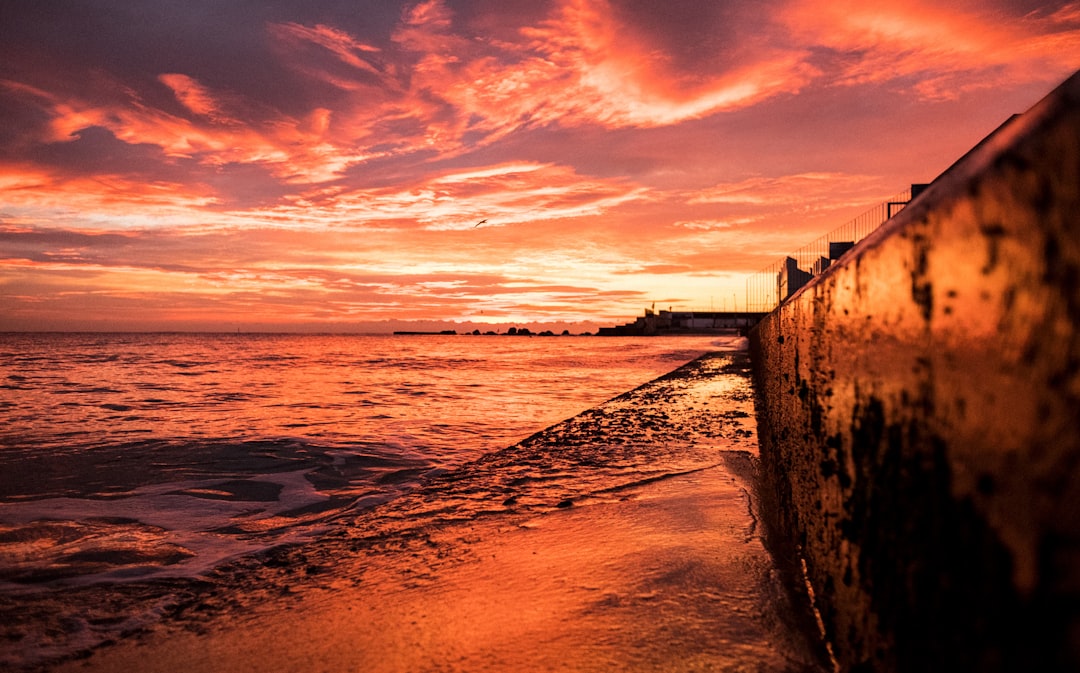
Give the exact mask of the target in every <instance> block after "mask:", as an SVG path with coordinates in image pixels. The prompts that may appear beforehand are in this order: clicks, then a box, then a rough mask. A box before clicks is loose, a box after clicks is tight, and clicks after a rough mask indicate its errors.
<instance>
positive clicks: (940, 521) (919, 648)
mask: <svg viewBox="0 0 1080 673" xmlns="http://www.w3.org/2000/svg"><path fill="white" fill-rule="evenodd" d="M1078 326H1080V73H1078V74H1077V75H1074V76H1073V77H1072V78H1070V79H1069V80H1068V81H1066V82H1065V83H1064V84H1063V85H1062V86H1061V87H1059V88H1058V89H1057V90H1056V91H1054V92H1053V93H1052V94H1051V95H1050V96H1048V97H1047V98H1046V99H1044V100H1043V101H1042V102H1041V103H1039V104H1038V105H1036V106H1035V107H1034V108H1033V109H1032V110H1030V111H1029V112H1027V113H1026V114H1024V115H1020V116H1017V117H1014V118H1013V119H1012V120H1010V122H1009V123H1007V124H1006V125H1004V126H1003V127H1002V128H1001V129H999V131H998V132H996V133H995V134H994V135H993V136H992V137H990V138H989V139H987V140H986V141H984V142H983V143H981V144H980V145H979V146H977V147H976V148H975V149H973V150H972V151H971V152H969V153H968V155H966V156H965V157H964V158H962V159H961V160H960V161H959V162H957V164H955V165H954V166H953V167H952V168H950V169H949V170H948V171H947V172H946V173H945V174H943V175H942V176H941V177H940V178H938V180H936V181H935V182H934V183H933V184H932V185H931V186H930V187H929V188H928V189H927V190H926V191H925V192H923V193H922V194H921V196H919V197H918V198H917V199H916V200H914V201H912V202H911V204H910V205H908V207H907V208H905V209H904V210H902V211H901V212H900V213H899V214H898V215H896V216H895V217H894V218H893V219H892V220H890V221H889V222H887V223H886V224H885V225H883V226H882V228H881V229H879V230H878V231H877V232H875V233H874V234H873V235H871V236H870V237H869V238H867V239H865V240H864V241H863V242H862V243H860V244H859V245H858V246H857V247H856V248H855V249H853V250H852V251H850V252H849V253H848V254H847V255H845V256H844V257H843V258H842V260H841V261H840V262H839V263H837V264H834V265H833V267H832V268H830V269H829V270H828V271H827V272H826V273H825V274H823V275H821V276H819V277H817V278H815V280H814V281H813V282H812V283H810V284H809V285H807V286H806V287H804V288H803V289H802V290H801V291H800V292H799V293H798V294H796V295H795V296H794V297H792V298H791V300H789V301H788V302H787V303H785V304H784V305H783V306H781V307H780V308H779V309H778V310H777V311H775V312H774V313H772V314H770V315H769V316H768V317H767V318H766V319H765V320H764V321H762V322H761V323H760V325H759V326H758V327H757V328H756V329H755V330H754V331H753V332H752V333H751V348H752V352H753V355H754V359H755V368H756V381H755V383H756V386H757V391H758V419H759V435H760V438H761V444H762V447H761V450H762V465H761V468H762V475H763V486H762V489H763V492H762V498H763V500H764V501H765V502H766V507H767V510H768V516H769V518H770V523H771V525H772V529H773V535H774V537H775V539H776V540H778V541H780V542H785V541H786V542H789V543H791V545H792V547H791V548H792V550H793V551H794V552H795V553H798V554H800V555H801V557H802V559H803V560H805V563H806V567H807V578H808V581H809V583H810V585H811V586H812V588H813V590H814V594H815V596H816V603H817V606H818V608H819V610H820V612H821V617H822V622H823V624H824V627H825V630H826V635H827V638H828V641H829V642H830V644H831V647H832V648H833V650H834V653H835V657H836V659H837V660H838V662H839V664H840V668H841V669H842V670H852V671H934V670H940V671H950V672H951V673H954V672H957V671H1066V670H1068V671H1077V670H1080V334H1078Z"/></svg>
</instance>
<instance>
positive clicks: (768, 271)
mask: <svg viewBox="0 0 1080 673" xmlns="http://www.w3.org/2000/svg"><path fill="white" fill-rule="evenodd" d="M909 201H911V189H905V190H904V191H902V192H900V193H899V194H897V195H895V196H893V197H891V198H890V199H889V200H888V201H885V202H883V203H879V204H878V205H876V206H874V207H873V208H871V209H870V210H868V211H866V212H865V213H863V214H862V215H859V216H858V217H856V218H855V219H853V220H851V221H850V222H848V223H847V224H844V225H843V226H840V227H838V228H836V229H834V230H832V231H830V232H829V233H827V234H825V235H824V236H822V237H821V238H818V239H817V240H815V241H814V242H812V243H810V244H809V245H805V246H803V247H801V248H799V249H798V250H796V251H795V252H793V253H791V254H789V255H788V256H787V257H786V258H784V259H781V260H779V261H777V262H774V263H773V264H770V265H769V266H767V267H765V268H764V269H762V270H761V271H758V272H757V273H755V274H753V275H752V276H750V277H749V278H747V279H746V310H747V311H756V312H761V313H767V312H769V311H772V310H773V309H775V308H776V307H777V306H779V305H780V302H781V301H782V300H783V299H786V298H787V297H786V296H785V297H781V296H780V293H781V291H782V290H781V282H782V281H781V279H782V274H783V273H784V272H785V270H790V269H791V266H792V263H791V262H789V261H788V259H794V260H795V261H794V266H795V267H797V269H798V271H801V272H803V273H805V274H808V275H809V276H816V275H817V274H818V273H821V272H822V271H824V270H825V268H826V267H827V266H828V265H829V263H831V262H833V261H835V258H836V257H838V256H839V253H841V252H842V251H843V250H844V249H846V247H845V246H840V245H833V249H832V251H830V244H843V243H850V244H852V245H854V244H855V243H858V242H859V241H861V240H862V239H864V238H866V237H867V236H869V235H870V233H871V232H873V231H874V230H875V229H877V228H878V227H880V226H881V225H882V224H884V223H885V222H886V221H888V219H889V218H890V217H892V216H893V215H895V214H896V213H898V212H900V210H902V209H903V207H904V206H905V205H907V203H908V202H909ZM830 252H831V254H830Z"/></svg>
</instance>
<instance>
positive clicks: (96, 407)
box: [0, 334, 730, 597]
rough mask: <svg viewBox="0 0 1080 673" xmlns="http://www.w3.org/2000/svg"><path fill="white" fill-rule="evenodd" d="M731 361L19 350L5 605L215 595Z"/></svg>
mask: <svg viewBox="0 0 1080 673" xmlns="http://www.w3.org/2000/svg"><path fill="white" fill-rule="evenodd" d="M725 347H730V340H726V341H725V340H723V339H722V338H721V339H720V340H719V341H718V338H717V337H678V338H641V339H634V338H615V339H606V338H595V337H549V338H523V337H490V336H489V337H476V336H321V335H242V334H240V335H234V334H221V335H191V334H6V335H0V417H2V418H3V419H4V422H3V424H2V426H0V595H7V596H9V597H10V596H17V595H19V594H23V593H29V592H36V593H40V592H42V591H50V590H56V591H61V590H63V589H64V588H65V587H72V586H85V585H91V584H99V583H102V582H108V583H126V582H134V581H140V582H145V581H153V580H161V579H167V578H197V577H200V576H201V575H204V574H205V573H207V572H209V571H211V570H212V569H214V568H215V567H218V566H220V565H221V564H223V563H226V562H230V561H233V560H235V559H237V558H239V557H244V556H249V555H252V554H257V553H259V552H261V551H264V550H266V549H268V548H270V547H274V546H277V545H281V544H283V543H292V542H303V541H305V540H310V539H313V538H317V537H319V536H320V535H325V534H327V533H328V532H329V531H331V530H332V529H333V527H334V526H335V521H336V520H337V518H338V517H339V516H340V515H342V514H343V513H355V512H356V511H360V510H365V509H369V508H371V507H372V506H375V505H378V504H382V503H386V502H389V501H392V500H393V499H394V498H396V497H398V496H400V495H401V494H403V493H407V492H408V491H410V490H411V489H413V488H415V487H416V486H417V484H419V483H421V482H423V481H424V480H425V479H427V478H430V477H432V476H437V475H440V474H444V473H447V472H451V471H453V470H455V469H456V468H457V467H459V466H461V465H463V464H465V463H467V462H469V461H472V460H475V459H476V458H478V457H480V456H482V455H484V454H486V453H489V452H492V451H495V450H498V449H501V448H504V447H506V446H509V445H511V444H514V443H515V442H518V441H520V440H522V439H524V438H525V437H527V436H529V435H530V434H532V433H534V432H536V431H538V430H540V429H542V428H545V427H547V426H549V425H551V424H553V423H555V422H558V421H560V420H562V419H565V418H568V417H571V416H574V415H575V414H577V413H579V412H580V411H583V410H585V409H588V408H590V407H592V406H594V405H596V404H599V403H601V402H603V401H605V400H607V399H609V398H611V397H613V396H615V395H617V394H619V393H621V392H623V391H626V390H629V389H631V388H634V387H636V386H638V385H640V384H643V383H645V382H647V381H649V380H651V379H653V378H655V377H657V376H658V375H661V374H663V373H665V372H667V371H670V370H672V369H675V368H676V367H678V366H680V365H682V364H683V363H685V362H687V361H689V360H692V359H694V358H695V357H697V356H699V355H701V354H702V353H705V352H708V351H710V350H716V349H717V348H725Z"/></svg>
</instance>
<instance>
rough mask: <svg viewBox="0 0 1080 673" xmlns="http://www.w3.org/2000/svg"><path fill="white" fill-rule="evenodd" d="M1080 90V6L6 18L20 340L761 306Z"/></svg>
mask: <svg viewBox="0 0 1080 673" xmlns="http://www.w3.org/2000/svg"><path fill="white" fill-rule="evenodd" d="M1078 68H1080V2H1056V3H1055V2H1050V3H1046V2H1025V1H1017V0H1011V1H1007V0H959V1H954V2H941V1H940V0H936V1H934V2H930V1H929V0H927V1H925V2H924V1H922V0H893V1H885V2H877V3H867V2H855V1H852V2H807V1H804V0H776V1H768V0H766V1H761V2H753V3H750V2H744V3H738V2H721V1H707V0H698V1H687V0H667V1H665V2H656V1H655V0H557V1H552V2H541V1H540V0H423V1H420V2H392V1H389V0H377V1H376V0H351V1H348V0H336V1H333V0H308V1H306V2H294V1H288V2H286V1H282V0H247V1H239V0H237V1H230V2H223V1H221V0H176V1H174V2H164V1H153V0H148V1H139V2H137V1H135V0H131V1H129V2H120V1H112V2H108V1H105V0H98V1H93V0H85V1H82V2H75V1H64V0H49V1H48V2H31V1H26V2H5V3H3V4H2V5H0V330H11V329H16V330H25V329H50V330H55V329H60V330H64V329H115V330H128V329H132V330H145V329H197V330H229V331H231V330H235V329H297V330H322V331H345V330H359V331H368V330H374V329H389V328H391V327H393V328H400V327H399V325H401V324H403V323H401V321H421V320H423V321H448V322H453V323H458V324H467V325H473V324H476V323H495V324H498V325H500V326H503V325H509V324H522V325H523V324H536V323H542V324H552V325H554V324H585V325H608V324H615V323H621V322H626V321H628V320H630V319H632V318H633V317H634V316H636V315H640V314H641V312H642V310H643V309H644V308H645V307H647V306H650V305H652V304H653V303H654V302H655V303H656V305H657V306H658V307H664V308H666V307H668V306H672V307H676V308H684V309H699V310H703V309H709V308H715V309H716V310H720V309H722V308H723V309H732V308H735V307H736V306H738V307H740V308H741V307H742V304H743V302H744V291H745V278H746V276H747V275H748V274H750V273H752V272H754V271H756V270H758V269H761V268H763V267H765V266H767V265H768V264H770V263H772V262H774V261H775V260H776V259H777V258H778V257H780V256H782V255H783V254H784V253H785V252H787V251H789V250H792V249H795V248H798V247H800V246H802V245H803V244H805V243H808V242H809V241H810V240H812V239H814V238H817V237H818V236H820V235H821V234H824V233H826V232H827V231H829V230H830V229H833V228H835V227H837V226H839V225H841V224H844V223H845V222H846V221H848V220H850V219H851V218H853V217H855V216H857V215H858V214H859V213H861V212H863V211H865V210H867V209H869V208H870V207H872V206H874V205H875V204H877V203H879V202H881V201H884V200H885V199H887V198H888V197H889V196H891V195H893V194H895V193H897V192H900V191H901V190H903V189H905V188H906V187H907V186H908V185H909V184H910V183H912V182H928V181H930V180H932V179H933V178H934V177H935V176H936V175H937V174H938V173H940V172H941V171H942V170H944V169H945V168H946V167H948V165H949V164H951V163H952V162H953V161H954V160H955V159H956V158H958V157H959V156H960V155H961V154H963V153H964V152H965V151H966V150H967V149H969V148H970V147H971V146H972V145H973V144H975V143H976V142H977V141H978V140H980V139H981V138H982V137H983V136H985V135H986V134H987V133H989V132H990V131H992V130H993V129H994V128H995V127H996V126H998V125H999V124H1000V123H1001V122H1002V121H1004V120H1005V119H1006V118H1007V117H1008V116H1009V115H1010V114H1012V113H1016V112H1023V111H1025V110H1026V109H1028V108H1029V107H1030V106H1031V105H1033V104H1034V103H1035V102H1037V101H1038V100H1039V99H1040V98H1041V97H1042V96H1044V95H1045V94H1046V93H1048V92H1049V91H1050V90H1051V89H1053V88H1054V86H1056V85H1057V84H1058V83H1060V82H1061V81H1062V80H1064V79H1065V78H1066V77H1067V76H1068V75H1070V74H1071V73H1072V72H1074V71H1075V70H1076V69H1078ZM481 221H483V223H482V224H480V225H479V226H477V223H478V222H481ZM387 321H393V322H387ZM417 324H420V323H417ZM423 324H425V325H426V324H428V323H423ZM431 324H433V325H434V324H436V323H431Z"/></svg>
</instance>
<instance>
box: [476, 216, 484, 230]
mask: <svg viewBox="0 0 1080 673" xmlns="http://www.w3.org/2000/svg"><path fill="white" fill-rule="evenodd" d="M485 222H487V218H486V217H485V218H484V219H482V220H480V221H479V222H477V223H476V224H474V225H473V229H476V228H477V227H479V226H480V225H481V224H483V223H485Z"/></svg>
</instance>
